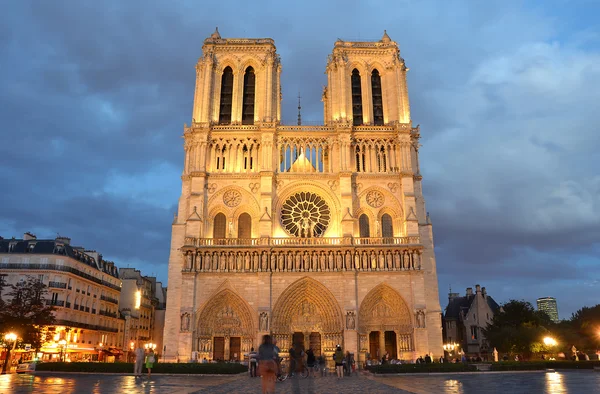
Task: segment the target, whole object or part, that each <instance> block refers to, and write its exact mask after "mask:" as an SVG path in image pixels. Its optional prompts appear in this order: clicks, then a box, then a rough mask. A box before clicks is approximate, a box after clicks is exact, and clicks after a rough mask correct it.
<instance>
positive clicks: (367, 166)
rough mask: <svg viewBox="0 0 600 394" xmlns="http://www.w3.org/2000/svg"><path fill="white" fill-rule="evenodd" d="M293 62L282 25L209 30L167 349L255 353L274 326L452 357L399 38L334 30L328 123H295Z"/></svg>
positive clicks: (357, 347)
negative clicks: (289, 98)
mask: <svg viewBox="0 0 600 394" xmlns="http://www.w3.org/2000/svg"><path fill="white" fill-rule="evenodd" d="M281 67H282V66H281V61H280V58H279V55H278V54H277V51H276V48H275V43H274V41H273V40H272V39H269V38H260V39H251V38H230V39H228V38H222V37H221V36H220V34H219V32H218V31H215V33H213V34H212V35H211V36H210V37H209V38H207V39H206V40H204V45H203V47H202V57H201V58H200V59H199V61H198V63H197V65H196V89H195V93H194V106H193V114H192V122H191V124H190V125H189V126H188V125H186V126H185V127H184V134H183V136H184V139H185V144H184V146H185V164H184V170H183V175H182V177H181V179H182V189H181V197H180V199H179V208H178V212H177V215H176V217H175V219H174V221H173V227H172V240H171V251H170V258H169V303H168V306H167V312H166V322H165V331H164V343H165V346H166V347H165V349H164V356H165V361H181V362H187V361H189V360H190V359H202V358H204V357H206V358H207V359H209V360H210V359H215V360H217V359H219V360H239V359H243V356H244V354H245V353H247V352H248V351H249V350H250V347H252V346H254V347H255V348H256V347H257V346H258V345H259V344H260V339H261V336H262V335H264V334H268V333H269V334H272V335H273V336H274V338H275V339H276V340H277V342H278V346H279V347H280V348H281V349H282V350H284V351H287V349H289V348H290V347H291V346H292V344H296V345H299V346H304V347H305V348H308V347H312V348H313V349H314V351H315V354H316V355H320V354H326V355H328V356H329V355H331V354H332V353H333V351H334V348H335V346H336V345H337V344H341V345H342V346H343V348H344V351H346V350H348V351H350V352H352V353H354V354H355V358H356V359H357V361H359V362H362V361H364V360H365V359H366V358H381V356H382V355H383V354H385V353H386V352H387V353H388V354H389V358H390V359H391V358H398V359H404V360H411V359H415V358H416V357H418V355H423V354H425V353H429V354H431V355H432V356H439V355H441V354H442V352H443V350H442V327H441V318H440V317H441V309H440V304H439V299H438V283H437V272H436V262H435V256H434V250H433V236H432V228H431V223H430V221H429V218H428V217H427V214H426V211H425V202H424V200H423V193H422V189H421V179H422V177H421V175H420V171H419V138H420V135H419V128H418V127H413V125H412V121H411V116H410V105H409V100H408V90H407V85H406V72H407V71H408V68H407V67H406V65H405V63H404V59H403V58H402V57H401V56H400V51H399V48H398V44H397V43H396V42H394V41H392V40H391V39H390V37H388V35H387V34H384V35H383V37H382V38H381V40H379V41H376V42H349V41H342V40H338V41H336V42H335V43H334V45H333V52H332V53H331V55H330V56H329V57H328V59H327V65H326V72H327V86H326V87H324V89H323V97H322V100H323V104H324V119H323V125H321V126H301V125H284V124H281V122H280V120H281V85H280V80H281ZM283 355H285V352H284V353H283ZM329 359H331V357H329Z"/></svg>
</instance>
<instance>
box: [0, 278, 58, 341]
mask: <svg viewBox="0 0 600 394" xmlns="http://www.w3.org/2000/svg"><path fill="white" fill-rule="evenodd" d="M3 287H4V288H6V286H5V285H4V286H3ZM9 289H10V290H8V292H6V294H5V296H6V299H7V301H4V300H2V303H3V304H4V305H3V306H2V308H0V333H6V332H15V333H16V334H17V335H18V336H19V343H21V344H23V343H28V344H31V346H32V347H33V349H39V348H40V347H41V344H42V342H43V338H42V337H41V332H42V329H43V326H45V325H51V324H54V321H55V320H54V314H53V312H54V307H53V306H50V305H46V296H47V294H48V290H47V288H46V285H45V284H43V283H42V282H40V281H39V280H37V279H35V278H33V277H31V276H28V277H27V279H26V280H25V281H22V282H19V283H17V284H16V285H10V286H9ZM3 295H4V294H3V293H0V296H3ZM3 298H4V297H3Z"/></svg>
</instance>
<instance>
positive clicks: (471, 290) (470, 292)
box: [467, 287, 473, 297]
mask: <svg viewBox="0 0 600 394" xmlns="http://www.w3.org/2000/svg"><path fill="white" fill-rule="evenodd" d="M472 295H473V288H472V287H467V297H471V296H472Z"/></svg>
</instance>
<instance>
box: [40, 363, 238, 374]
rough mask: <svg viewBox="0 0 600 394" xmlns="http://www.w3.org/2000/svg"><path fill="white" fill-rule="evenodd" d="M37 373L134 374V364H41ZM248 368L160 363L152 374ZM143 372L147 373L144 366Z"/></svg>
mask: <svg viewBox="0 0 600 394" xmlns="http://www.w3.org/2000/svg"><path fill="white" fill-rule="evenodd" d="M36 371H54V372H97V373H133V363H40V364H38V365H37V366H36ZM247 371H248V367H246V366H245V365H242V364H238V363H214V364H211V363H209V364H200V363H158V364H155V365H154V368H152V373H169V374H215V375H231V374H238V373H242V372H247ZM143 372H144V373H145V372H147V370H146V367H145V366H144V370H143Z"/></svg>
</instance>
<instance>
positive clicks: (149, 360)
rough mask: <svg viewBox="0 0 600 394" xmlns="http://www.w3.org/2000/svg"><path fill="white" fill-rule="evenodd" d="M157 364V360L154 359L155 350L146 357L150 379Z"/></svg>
mask: <svg viewBox="0 0 600 394" xmlns="http://www.w3.org/2000/svg"><path fill="white" fill-rule="evenodd" d="M155 362H156V358H155V357H154V350H152V349H150V352H149V353H148V355H147V356H146V368H147V369H148V377H150V375H151V373H152V367H153V366H154V363H155Z"/></svg>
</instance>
